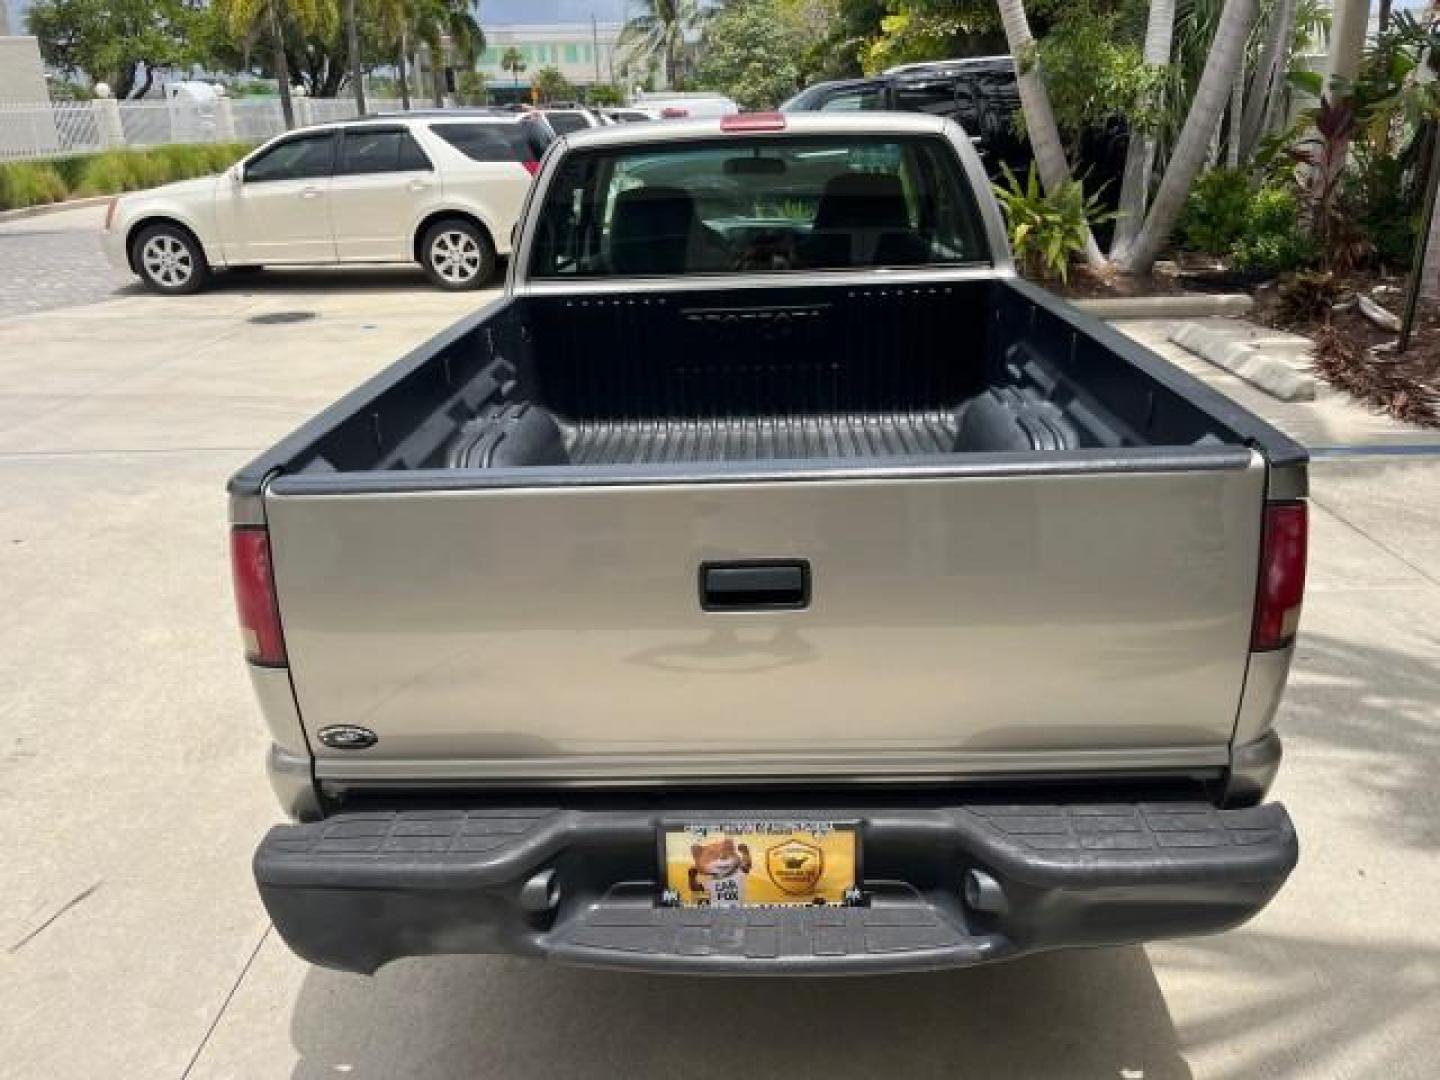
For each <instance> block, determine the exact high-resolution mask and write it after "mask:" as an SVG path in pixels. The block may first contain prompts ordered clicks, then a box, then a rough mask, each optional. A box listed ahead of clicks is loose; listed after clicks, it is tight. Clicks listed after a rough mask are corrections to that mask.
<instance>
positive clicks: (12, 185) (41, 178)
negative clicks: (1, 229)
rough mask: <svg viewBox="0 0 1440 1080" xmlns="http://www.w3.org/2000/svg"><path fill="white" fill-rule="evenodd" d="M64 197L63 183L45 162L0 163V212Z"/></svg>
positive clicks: (57, 200)
mask: <svg viewBox="0 0 1440 1080" xmlns="http://www.w3.org/2000/svg"><path fill="white" fill-rule="evenodd" d="M63 198H65V181H64V180H62V179H61V178H60V174H59V173H58V172H57V171H56V170H55V166H54V165H53V164H51V163H50V162H48V161H13V162H6V163H3V164H0V210H13V209H17V208H19V207H22V206H39V205H40V204H42V203H52V202H59V201H60V200H61V199H63Z"/></svg>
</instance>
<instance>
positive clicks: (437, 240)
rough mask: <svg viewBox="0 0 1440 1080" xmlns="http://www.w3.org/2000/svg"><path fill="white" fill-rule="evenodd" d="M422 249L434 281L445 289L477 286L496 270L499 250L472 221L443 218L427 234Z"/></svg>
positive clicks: (431, 278)
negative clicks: (496, 252) (495, 248)
mask: <svg viewBox="0 0 1440 1080" xmlns="http://www.w3.org/2000/svg"><path fill="white" fill-rule="evenodd" d="M421 250H422V251H423V252H424V260H423V261H424V266H425V270H426V272H427V273H428V274H429V275H430V280H431V281H433V282H435V284H437V285H439V286H440V287H441V288H442V289H456V290H459V289H475V288H479V287H480V286H481V285H483V284H485V282H486V281H488V280H489V278H490V276H491V274H493V273H494V271H495V251H494V249H493V248H492V247H491V246H490V242H489V240H488V239H486V237H485V234H484V233H482V232H481V231H480V230H479V229H477V228H476V227H475V226H474V225H472V224H471V223H470V222H468V221H442V222H439V223H438V224H436V225H434V226H432V227H431V228H430V230H429V231H428V232H427V233H426V234H425V239H424V241H423V244H422V248H421Z"/></svg>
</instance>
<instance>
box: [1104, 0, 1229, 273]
mask: <svg viewBox="0 0 1440 1080" xmlns="http://www.w3.org/2000/svg"><path fill="white" fill-rule="evenodd" d="M1255 7H1256V0H1225V7H1224V9H1223V10H1222V11H1221V13H1220V25H1219V26H1218V27H1217V28H1216V30H1215V40H1214V41H1213V42H1211V44H1210V55H1209V56H1208V57H1207V58H1206V60H1205V70H1204V72H1203V73H1202V74H1201V76H1200V85H1199V86H1198V87H1197V88H1196V90H1195V99H1194V101H1192V102H1191V103H1190V111H1189V114H1188V115H1187V116H1186V117H1185V126H1184V127H1182V128H1181V129H1180V135H1179V137H1178V138H1177V139H1176V140H1175V149H1174V150H1173V151H1172V152H1171V154H1170V161H1169V164H1167V165H1166V166H1165V175H1164V176H1163V177H1162V178H1161V180H1160V187H1159V189H1158V190H1157V191H1156V192H1155V201H1154V202H1153V203H1152V204H1151V206H1150V213H1149V214H1147V215H1146V217H1145V224H1144V225H1143V226H1141V228H1140V232H1139V234H1138V235H1137V236H1136V237H1135V242H1134V244H1133V245H1132V246H1131V248H1130V250H1129V251H1127V252H1125V253H1124V255H1122V256H1121V257H1120V259H1119V263H1120V266H1121V269H1123V270H1125V271H1127V272H1129V273H1139V272H1143V271H1146V270H1149V269H1150V267H1151V266H1152V265H1153V264H1154V262H1155V256H1156V255H1157V254H1159V252H1160V245H1161V244H1163V243H1164V242H1165V239H1166V237H1168V236H1169V235H1170V230H1171V229H1173V228H1174V227H1175V221H1176V219H1177V218H1179V216H1180V210H1181V208H1182V207H1183V206H1184V205H1185V196H1186V195H1187V194H1188V193H1189V191H1190V185H1191V184H1192V183H1193V182H1194V180H1195V175H1196V173H1198V172H1199V171H1200V166H1201V165H1203V164H1204V162H1205V154H1206V151H1207V150H1208V149H1209V146H1210V137H1211V135H1213V134H1214V132H1215V129H1216V126H1217V125H1218V124H1219V123H1220V115H1221V113H1223V112H1224V111H1225V106H1226V105H1227V104H1228V103H1229V100H1230V93H1231V86H1232V84H1233V83H1234V81H1235V73H1236V72H1237V71H1238V70H1239V68H1240V64H1241V62H1242V61H1243V60H1244V58H1245V41H1246V39H1247V38H1248V37H1249V36H1250V27H1251V24H1253V23H1254V21H1255Z"/></svg>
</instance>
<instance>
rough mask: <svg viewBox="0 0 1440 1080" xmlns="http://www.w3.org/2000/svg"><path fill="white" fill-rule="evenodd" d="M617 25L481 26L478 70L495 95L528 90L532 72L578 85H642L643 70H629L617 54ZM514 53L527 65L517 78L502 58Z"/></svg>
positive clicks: (542, 24) (536, 24)
mask: <svg viewBox="0 0 1440 1080" xmlns="http://www.w3.org/2000/svg"><path fill="white" fill-rule="evenodd" d="M620 26H621V24H620V23H613V22H612V23H604V22H602V23H588V22H586V23H535V24H521V23H513V24H509V25H492V24H489V23H487V24H486V25H485V43H486V44H485V51H484V52H483V53H482V54H481V55H480V59H479V62H478V64H477V67H478V68H479V69H480V71H481V72H482V73H483V74H484V76H485V81H486V83H487V85H488V86H489V87H490V89H491V90H492V91H493V92H497V93H499V94H503V92H504V91H505V90H506V89H507V88H518V89H521V90H522V91H525V92H528V88H529V86H530V82H531V80H532V79H533V78H534V77H535V73H536V72H537V71H539V70H540V69H542V68H547V67H553V68H557V69H559V71H560V74H562V75H564V76H565V78H566V80H568V81H569V82H571V83H573V84H574V85H575V86H577V87H586V86H595V85H597V84H611V83H618V84H620V85H624V84H625V83H626V81H627V80H630V81H640V80H642V79H643V78H644V77H645V73H644V72H639V73H635V72H627V71H625V70H624V65H623V63H622V61H621V59H620V57H619V56H618V55H617V51H616V42H617V41H618V40H619V38H620ZM511 48H515V49H518V50H519V52H520V55H521V57H522V58H523V60H524V62H525V70H524V71H522V72H520V73H519V75H518V76H517V75H515V74H512V73H511V72H509V71H505V70H504V69H503V68H501V66H500V61H501V58H502V57H504V55H505V54H506V53H507V52H508V51H509V50H510V49H511Z"/></svg>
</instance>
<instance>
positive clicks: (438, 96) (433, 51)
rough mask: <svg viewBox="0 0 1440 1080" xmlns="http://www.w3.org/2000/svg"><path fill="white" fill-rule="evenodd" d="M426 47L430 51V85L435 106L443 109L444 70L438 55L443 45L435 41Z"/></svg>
mask: <svg viewBox="0 0 1440 1080" xmlns="http://www.w3.org/2000/svg"><path fill="white" fill-rule="evenodd" d="M426 48H427V51H428V52H429V53H430V86H431V89H432V90H433V91H434V94H435V107H436V108H437V109H443V108H444V107H445V71H444V68H443V66H442V61H441V55H440V54H441V53H442V51H443V46H441V45H440V44H439V43H437V44H435V45H430V46H427V47H426Z"/></svg>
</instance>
